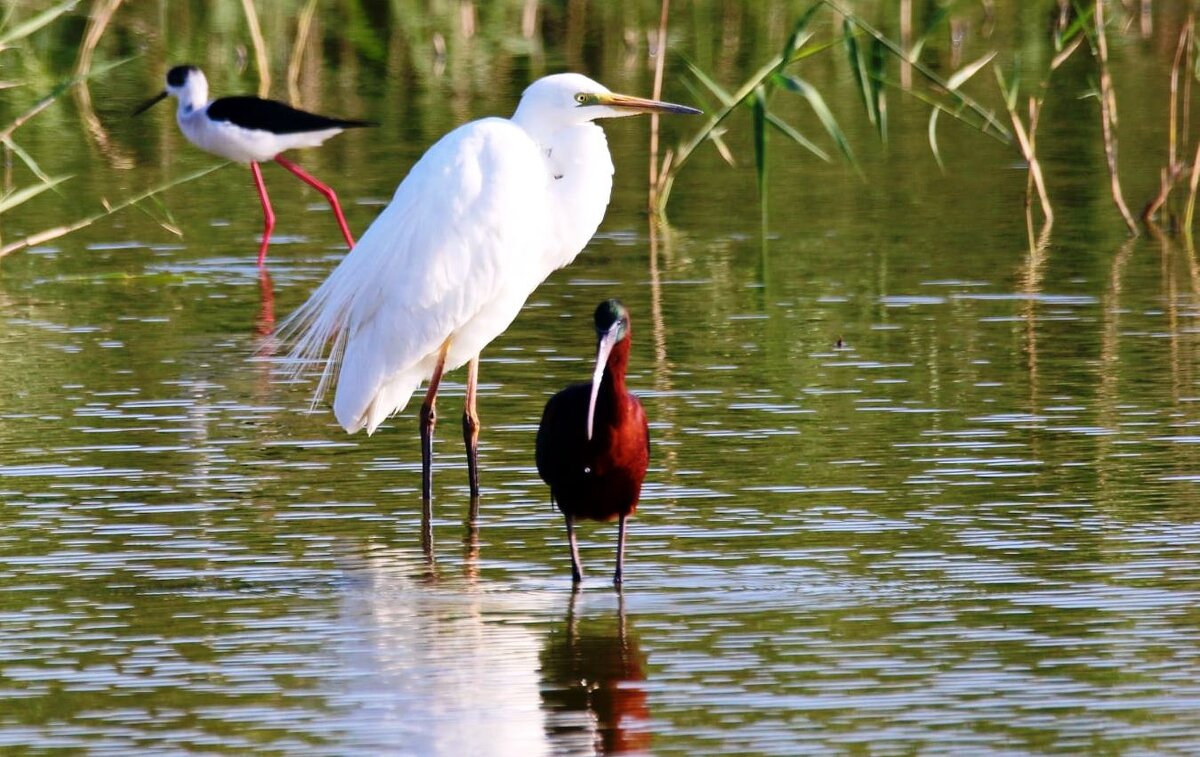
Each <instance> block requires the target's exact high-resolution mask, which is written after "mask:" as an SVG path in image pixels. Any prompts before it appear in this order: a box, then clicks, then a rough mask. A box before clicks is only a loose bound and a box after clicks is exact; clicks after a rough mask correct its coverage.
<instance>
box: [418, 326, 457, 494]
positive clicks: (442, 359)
mask: <svg viewBox="0 0 1200 757" xmlns="http://www.w3.org/2000/svg"><path fill="white" fill-rule="evenodd" d="M449 349H450V341H449V340H446V343H445V344H443V345H442V349H441V350H440V351H439V352H438V359H437V365H436V366H435V367H434V369H433V376H431V377H430V378H429V388H428V389H427V390H426V391H425V401H424V402H422V403H421V497H422V499H424V500H425V501H426V502H428V501H429V500H431V499H433V427H434V426H435V425H437V411H436V409H435V407H434V405H435V403H436V402H437V390H438V384H440V383H442V370H443V369H444V368H445V367H446V352H447V351H449Z"/></svg>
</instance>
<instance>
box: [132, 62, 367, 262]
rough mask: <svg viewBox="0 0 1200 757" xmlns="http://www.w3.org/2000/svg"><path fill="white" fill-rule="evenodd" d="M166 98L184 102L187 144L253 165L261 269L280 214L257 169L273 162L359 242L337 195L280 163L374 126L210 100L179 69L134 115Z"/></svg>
mask: <svg viewBox="0 0 1200 757" xmlns="http://www.w3.org/2000/svg"><path fill="white" fill-rule="evenodd" d="M167 96H174V97H176V98H178V100H179V110H178V112H176V114H175V119H176V120H177V121H178V122H179V128H180V130H182V131H183V135H184V136H185V137H187V139H188V141H189V142H191V143H192V144H194V145H195V146H196V147H199V148H200V149H201V150H206V151H207V152H210V153H212V154H214V155H219V156H221V157H222V158H228V159H229V160H233V161H237V162H238V163H249V164H250V172H251V173H252V174H254V186H255V187H256V188H257V189H258V197H259V200H261V201H262V209H263V219H264V228H263V238H262V245H261V246H260V247H259V248H258V265H259V267H262V265H263V264H264V262H265V261H266V258H267V246H268V245H269V244H270V242H271V231H272V230H273V229H274V228H275V211H274V210H272V208H271V200H270V199H269V198H268V197H267V187H266V185H265V184H263V178H262V170H261V169H260V168H259V167H258V164H259V163H260V162H262V161H264V160H274V161H275V162H276V163H278V164H279V165H281V166H283V167H284V168H286V169H287V170H289V171H291V172H292V173H294V174H296V176H298V177H300V179H301V180H302V181H304V182H305V183H306V184H308V185H309V186H311V187H313V188H314V189H316V190H317V191H318V192H320V193H321V194H322V195H324V196H325V199H326V200H328V201H329V206H330V207H331V208H333V214H334V215H335V216H336V217H337V222H338V226H339V227H341V230H342V236H344V237H345V238H346V244H348V245H350V247H351V248H353V247H354V237H353V236H351V234H350V228H349V227H348V226H347V225H346V217H345V216H344V215H342V208H341V206H340V205H339V204H338V199H337V195H336V194H335V193H334V191H333V190H332V189H331V188H329V187H328V186H326V185H325V184H322V183H321V182H319V181H317V179H316V178H314V177H313V176H312V175H310V174H309V173H307V172H305V171H304V169H302V168H300V166H298V165H296V164H295V163H292V162H291V161H289V160H286V159H284V158H282V157H280V153H282V152H284V151H285V150H291V149H293V148H297V147H316V146H318V145H320V144H321V143H322V142H324V141H325V140H327V139H329V138H330V137H332V136H334V135H336V134H340V133H342V132H343V131H345V130H346V129H352V128H355V127H361V126H376V125H377V124H375V123H373V122H371V121H352V120H347V119H342V118H329V117H328V116H319V115H317V114H315V113H308V112H306V111H303V110H298V109H296V108H293V107H292V106H290V105H285V104H284V103H281V102H277V101H275V100H265V99H263V98H261V97H254V96H251V95H245V96H240V97H221V98H218V99H216V100H212V101H210V100H209V99H208V79H206V78H204V73H203V72H202V71H201V70H200V69H198V68H196V67H195V66H175V67H174V68H172V69H171V70H170V71H168V72H167V88H166V89H164V90H163V91H162V92H160V93H158V94H157V95H155V96H154V97H152V98H150V99H149V100H147V101H146V102H145V103H143V104H142V105H141V107H139V108H138V109H137V110H136V111H134V115H137V114H139V113H142V112H143V111H146V110H148V109H149V108H150V107H151V106H152V105H154V104H156V103H158V102H159V101H160V100H162V99H164V98H166V97H167Z"/></svg>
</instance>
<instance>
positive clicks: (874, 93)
mask: <svg viewBox="0 0 1200 757" xmlns="http://www.w3.org/2000/svg"><path fill="white" fill-rule="evenodd" d="M886 66H887V49H886V48H885V47H884V46H883V42H882V41H881V40H878V39H875V40H872V42H871V69H870V71H869V74H870V78H869V79H868V81H869V82H870V84H871V99H872V100H874V101H875V113H876V114H877V115H878V116H879V121H878V123H876V126H877V127H878V129H879V139H880V141H882V142H883V143H884V144H886V143H887V92H886V90H884V87H883V85H884V72H885V69H886Z"/></svg>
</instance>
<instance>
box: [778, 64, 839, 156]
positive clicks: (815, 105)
mask: <svg viewBox="0 0 1200 757" xmlns="http://www.w3.org/2000/svg"><path fill="white" fill-rule="evenodd" d="M777 78H778V80H779V82H780V83H781V84H782V85H783V86H784V87H786V88H787V89H790V90H791V91H793V92H795V93H796V94H798V95H800V96H801V97H803V98H804V99H805V100H807V101H808V105H809V107H811V108H812V109H813V113H815V114H816V115H817V120H819V121H820V122H821V125H822V126H824V127H825V131H826V133H828V134H829V136H830V138H831V139H833V141H834V144H836V145H837V146H838V150H840V151H841V153H842V155H843V156H844V157H845V158H846V160H847V161H848V162H849V163H850V164H851V165H857V162H856V161H855V159H854V152H853V151H852V150H851V149H850V142H849V140H847V139H846V134H845V132H843V131H842V128H841V127H840V126H839V125H838V122H837V118H835V117H834V115H833V111H831V110H830V109H829V106H828V105H827V104H826V103H825V98H823V97H821V93H820V92H819V91H818V90H817V88H816V87H814V86H812V85H811V84H809V83H808V82H806V81H805V80H804V79H801V78H800V77H799V76H795V75H794V74H780V75H779V76H778V77H777Z"/></svg>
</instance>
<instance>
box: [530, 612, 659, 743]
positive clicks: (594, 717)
mask: <svg viewBox="0 0 1200 757" xmlns="http://www.w3.org/2000/svg"><path fill="white" fill-rule="evenodd" d="M579 594H580V592H578V591H574V592H572V593H571V601H570V604H569V605H568V606H567V617H566V622H565V625H564V627H561V628H555V629H552V630H551V632H550V634H549V635H548V636H547V640H546V644H545V647H543V649H542V653H541V656H540V662H541V666H542V707H543V709H544V710H545V711H546V729H547V734H548V736H549V738H550V741H551V742H552V743H555V744H558V745H559V746H561V747H564V748H566V749H567V750H569V751H571V752H572V753H575V752H583V753H589V752H594V753H596V754H622V753H628V752H635V753H636V752H647V751H649V748H650V735H651V734H650V728H649V721H650V711H649V709H648V707H647V704H646V690H645V688H644V687H643V685H642V682H643V681H645V680H646V672H645V665H646V656H645V655H644V654H643V653H642V652H641V650H640V649H639V648H638V642H637V636H636V634H634V633H632V632H631V630H630V629H629V626H628V623H627V622H626V619H625V600H624V597H622V596H621V595H620V594H618V604H617V614H616V617H615V618H603V617H596V616H593V617H590V618H585V619H583V620H582V621H581V620H580V618H579V617H578V614H577V612H576V602H577V600H578V597H579ZM614 620H615V621H616V622H615V628H614V627H613V622H612V621H614Z"/></svg>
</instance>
